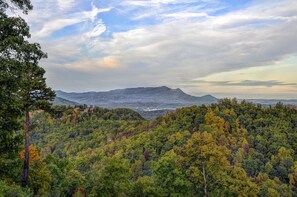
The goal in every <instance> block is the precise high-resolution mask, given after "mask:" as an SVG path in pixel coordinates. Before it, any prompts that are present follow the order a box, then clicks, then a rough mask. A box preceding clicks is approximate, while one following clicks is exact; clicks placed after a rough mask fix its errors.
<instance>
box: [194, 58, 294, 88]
mask: <svg viewBox="0 0 297 197" xmlns="http://www.w3.org/2000/svg"><path fill="white" fill-rule="evenodd" d="M296 74H297V57H296V56H294V57H290V58H287V59H284V60H282V61H279V62H277V63H276V64H275V65H266V66H261V67H251V68H245V69H240V70H235V71H230V72H221V73H215V74H211V75H208V76H206V77H200V78H196V79H194V80H204V81H210V82H211V81H230V80H231V81H243V80H251V81H257V80H261V81H268V80H276V81H283V82H287V83H297V77H296Z"/></svg>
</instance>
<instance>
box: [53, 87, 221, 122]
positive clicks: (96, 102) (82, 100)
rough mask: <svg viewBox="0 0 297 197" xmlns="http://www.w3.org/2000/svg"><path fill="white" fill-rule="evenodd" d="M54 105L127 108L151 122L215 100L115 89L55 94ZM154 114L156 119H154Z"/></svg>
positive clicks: (170, 92)
mask: <svg viewBox="0 0 297 197" xmlns="http://www.w3.org/2000/svg"><path fill="white" fill-rule="evenodd" d="M56 95H57V98H56V100H55V101H54V104H55V105H59V104H60V105H75V104H86V105H93V106H100V107H104V108H109V109H111V108H129V109H133V110H135V111H137V112H139V113H140V114H142V115H144V116H146V118H150V116H151V115H152V114H154V115H153V117H155V116H156V115H162V114H164V113H166V112H168V111H172V110H175V109H176V108H180V107H187V106H193V105H202V104H205V105H209V104H212V103H216V102H217V101H218V99H217V98H215V97H213V96H211V95H205V96H202V97H196V96H191V95H189V94H186V93H185V92H183V91H182V90H181V89H179V88H177V89H172V88H168V87H166V86H161V87H140V88H127V89H116V90H111V91H106V92H83V93H77V92H64V91H61V90H58V91H56ZM155 114H156V115H155Z"/></svg>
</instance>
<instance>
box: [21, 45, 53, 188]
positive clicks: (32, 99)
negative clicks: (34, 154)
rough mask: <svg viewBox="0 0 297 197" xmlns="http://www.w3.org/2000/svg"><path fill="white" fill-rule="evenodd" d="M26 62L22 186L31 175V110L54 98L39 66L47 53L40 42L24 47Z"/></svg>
mask: <svg viewBox="0 0 297 197" xmlns="http://www.w3.org/2000/svg"><path fill="white" fill-rule="evenodd" d="M24 52H25V62H24V63H23V65H22V69H23V76H22V79H23V80H22V86H21V90H20V93H19V94H20V96H21V101H22V107H23V111H24V112H25V117H26V121H25V159H24V168H23V179H22V186H23V187H26V186H27V185H28V176H29V146H30V137H29V135H30V112H31V111H33V110H38V109H46V108H48V107H49V106H50V102H49V101H51V100H53V99H54V97H55V93H54V91H53V90H52V89H51V88H49V87H47V85H46V79H45V77H44V74H45V70H44V69H43V68H42V67H40V66H38V62H39V61H40V60H41V59H42V58H46V57H47V55H46V54H45V53H44V52H42V51H41V49H40V46H39V44H29V45H27V46H26V48H25V49H24Z"/></svg>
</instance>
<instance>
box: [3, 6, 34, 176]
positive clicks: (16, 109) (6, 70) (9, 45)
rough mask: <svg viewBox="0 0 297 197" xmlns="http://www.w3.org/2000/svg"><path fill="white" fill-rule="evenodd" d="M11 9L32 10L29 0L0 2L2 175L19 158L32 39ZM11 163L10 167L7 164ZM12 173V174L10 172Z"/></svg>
mask: <svg viewBox="0 0 297 197" xmlns="http://www.w3.org/2000/svg"><path fill="white" fill-rule="evenodd" d="M7 9H20V10H22V11H23V13H27V12H28V11H29V10H30V9H32V5H31V3H30V1H29V0H10V1H9V0H7V1H6V0H0V89H1V91H0V158H1V159H0V169H1V170H0V175H1V174H4V175H5V176H6V175H7V173H8V171H7V170H5V168H3V167H2V166H10V168H12V164H11V162H12V161H13V160H15V159H16V158H17V153H18V147H19V145H20V143H21V140H22V138H21V136H20V135H17V134H16V131H17V130H19V129H20V128H21V127H20V126H21V125H20V124H19V118H20V117H21V115H22V111H21V105H20V102H19V101H20V100H19V95H18V91H19V90H20V85H21V79H22V69H21V68H22V67H21V63H22V62H23V59H24V58H23V57H24V53H23V50H22V49H23V48H24V47H25V46H26V45H27V44H28V41H26V38H29V37H30V34H29V27H28V25H27V24H26V22H25V21H24V20H23V19H22V18H20V17H9V16H8V15H7V14H6V10H7ZM8 162H9V164H7V163H8ZM10 171H11V170H10Z"/></svg>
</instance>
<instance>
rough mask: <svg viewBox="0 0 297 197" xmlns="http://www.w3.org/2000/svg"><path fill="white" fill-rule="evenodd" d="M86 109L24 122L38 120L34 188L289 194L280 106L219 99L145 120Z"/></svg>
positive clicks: (296, 160) (292, 144) (291, 153)
mask: <svg viewBox="0 0 297 197" xmlns="http://www.w3.org/2000/svg"><path fill="white" fill-rule="evenodd" d="M93 109H94V110H93ZM93 109H92V108H70V107H67V108H66V107H64V108H62V109H61V108H57V107H56V112H58V113H53V114H52V115H50V114H44V113H39V114H36V115H35V116H34V117H33V122H38V124H36V125H35V127H34V128H35V129H34V131H32V143H33V144H34V146H35V147H39V149H40V152H41V153H42V157H43V158H44V159H43V160H42V161H43V162H44V163H43V164H42V166H43V167H42V169H43V171H40V170H36V169H39V168H40V165H41V164H40V165H39V166H38V165H37V166H35V167H34V166H33V167H32V184H33V185H32V187H35V188H36V191H43V192H44V191H49V193H51V194H52V195H55V194H57V195H58V194H63V195H64V196H73V195H88V196H171V195H174V196H247V194H249V196H261V197H262V196H263V197H264V196H293V194H296V192H297V185H296V182H297V174H296V172H297V154H296V151H295V150H296V146H297V111H296V110H294V109H291V108H288V107H286V106H284V105H282V104H277V105H276V106H274V107H271V108H263V107H261V106H259V105H255V104H251V103H247V102H242V103H237V102H236V100H232V101H230V100H221V101H219V103H218V104H213V105H212V106H210V107H206V106H193V107H188V108H182V109H177V110H176V111H175V112H173V113H170V114H167V115H165V116H164V117H160V118H157V119H154V120H151V121H146V120H142V119H141V118H139V117H138V116H137V115H135V114H134V115H133V113H132V112H131V110H130V111H129V110H128V111H124V112H123V111H114V110H110V111H109V110H106V111H104V110H103V111H102V109H101V108H93ZM122 112H123V113H122ZM119 113H120V114H122V115H123V114H125V113H127V114H131V115H132V116H130V115H128V116H122V115H119ZM34 165H36V164H34ZM40 173H43V174H44V175H43V176H40ZM46 183H48V184H49V185H47V186H46V187H45V186H44V185H46Z"/></svg>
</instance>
